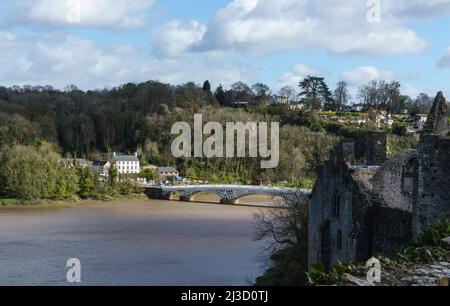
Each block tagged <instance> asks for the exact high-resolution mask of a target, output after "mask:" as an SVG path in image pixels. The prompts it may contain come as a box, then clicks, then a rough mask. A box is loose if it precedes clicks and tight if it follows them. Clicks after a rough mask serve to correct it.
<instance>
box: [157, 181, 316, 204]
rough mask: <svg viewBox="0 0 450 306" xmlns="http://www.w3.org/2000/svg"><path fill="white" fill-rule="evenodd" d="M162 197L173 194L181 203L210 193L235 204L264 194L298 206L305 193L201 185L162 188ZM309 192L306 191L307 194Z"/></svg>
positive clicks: (260, 188) (224, 202)
mask: <svg viewBox="0 0 450 306" xmlns="http://www.w3.org/2000/svg"><path fill="white" fill-rule="evenodd" d="M161 188H162V194H163V196H164V197H166V198H167V197H169V198H170V197H171V196H170V195H172V194H173V193H178V194H179V195H180V200H181V201H192V200H193V197H194V196H195V195H196V194H198V193H203V192H205V193H210V194H214V195H216V196H218V197H219V199H220V202H221V203H223V204H237V203H239V199H241V198H243V197H246V196H250V195H256V194H264V195H269V196H272V197H280V198H282V199H283V200H285V201H286V202H290V203H294V204H299V203H300V201H301V199H302V195H304V194H305V191H303V192H300V191H298V190H294V189H290V188H276V187H264V186H241V185H238V186H232V185H203V186H163V187H161ZM308 192H309V191H306V193H308Z"/></svg>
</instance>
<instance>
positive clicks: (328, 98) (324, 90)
mask: <svg viewBox="0 0 450 306" xmlns="http://www.w3.org/2000/svg"><path fill="white" fill-rule="evenodd" d="M299 86H300V88H301V92H300V100H301V101H302V102H303V103H304V104H306V106H307V107H308V109H310V110H320V109H322V107H324V106H327V105H329V104H332V103H333V102H334V100H333V97H332V94H331V92H330V89H329V88H328V86H327V84H326V83H325V80H324V78H321V77H314V76H307V77H306V78H305V79H303V81H301V82H300V84H299ZM328 108H329V107H328ZM329 109H330V108H329Z"/></svg>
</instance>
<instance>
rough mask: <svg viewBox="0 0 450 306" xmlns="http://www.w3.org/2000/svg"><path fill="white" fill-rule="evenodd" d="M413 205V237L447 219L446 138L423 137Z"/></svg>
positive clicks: (449, 143) (449, 159) (449, 141)
mask: <svg viewBox="0 0 450 306" xmlns="http://www.w3.org/2000/svg"><path fill="white" fill-rule="evenodd" d="M419 151H420V153H419V169H418V173H417V184H416V186H415V189H416V190H415V197H414V205H413V236H414V238H417V237H418V236H419V235H420V233H421V232H422V231H423V230H424V229H425V228H426V227H427V226H429V225H431V224H433V223H435V222H436V221H437V220H438V219H442V218H450V138H445V137H441V136H439V135H433V134H424V135H422V136H421V141H420V148H419Z"/></svg>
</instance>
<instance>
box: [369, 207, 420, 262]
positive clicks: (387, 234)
mask: <svg viewBox="0 0 450 306" xmlns="http://www.w3.org/2000/svg"><path fill="white" fill-rule="evenodd" d="M376 202H377V201H376V200H375V199H373V200H372V203H373V204H375V205H374V206H372V207H371V209H370V214H369V215H370V218H371V222H370V223H371V226H372V250H371V251H372V254H383V255H384V256H392V255H394V254H395V253H396V252H397V251H400V250H402V249H404V248H405V247H406V246H408V245H409V244H410V243H411V239H412V218H411V213H410V212H408V211H404V210H399V209H395V208H390V207H386V206H384V205H380V204H381V203H378V205H377V203H376Z"/></svg>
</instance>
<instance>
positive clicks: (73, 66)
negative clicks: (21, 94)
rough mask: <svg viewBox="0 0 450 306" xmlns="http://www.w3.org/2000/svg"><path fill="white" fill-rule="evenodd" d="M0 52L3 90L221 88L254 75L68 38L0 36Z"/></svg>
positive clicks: (194, 60) (225, 66)
mask: <svg viewBox="0 0 450 306" xmlns="http://www.w3.org/2000/svg"><path fill="white" fill-rule="evenodd" d="M0 54H2V56H1V57H0V66H1V67H2V69H0V84H2V85H5V86H12V85H47V84H49V85H53V86H55V87H56V88H64V87H65V86H66V85H70V84H74V85H77V86H78V87H80V88H82V89H94V88H103V87H104V86H116V85H120V84H123V83H128V82H142V81H147V80H150V79H153V80H160V81H162V82H169V83H172V84H181V83H185V82H187V81H193V82H196V83H199V84H201V83H202V82H203V81H204V80H206V79H209V80H210V81H211V82H212V83H213V84H218V83H219V82H222V83H223V84H224V85H225V86H227V85H229V84H231V83H233V82H235V81H236V80H244V81H246V80H249V79H250V77H251V75H252V73H253V72H254V70H253V68H252V67H246V66H239V65H234V64H233V63H225V62H220V63H217V61H212V60H210V59H208V58H205V57H204V56H200V55H192V56H190V55H189V56H188V55H186V56H183V57H179V58H176V59H173V58H172V59H171V58H164V59H158V58H154V57H151V56H150V54H149V53H148V51H147V50H144V49H140V48H137V47H134V46H129V45H112V46H109V45H101V44H98V43H96V42H93V41H90V40H85V39H80V38H77V37H74V36H71V35H45V36H43V37H34V36H33V37H26V38H24V37H17V36H14V35H12V34H9V33H0Z"/></svg>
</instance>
